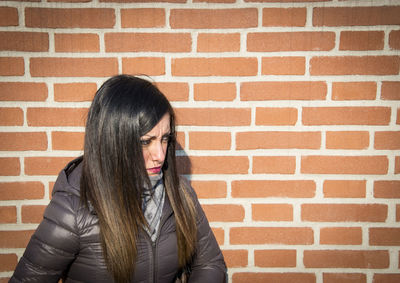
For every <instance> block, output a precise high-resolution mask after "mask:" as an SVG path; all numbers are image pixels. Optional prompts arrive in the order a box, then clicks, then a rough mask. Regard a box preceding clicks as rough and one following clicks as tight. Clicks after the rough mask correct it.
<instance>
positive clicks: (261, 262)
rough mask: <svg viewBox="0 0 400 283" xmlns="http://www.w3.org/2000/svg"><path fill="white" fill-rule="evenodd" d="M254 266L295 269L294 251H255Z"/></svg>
mask: <svg viewBox="0 0 400 283" xmlns="http://www.w3.org/2000/svg"><path fill="white" fill-rule="evenodd" d="M254 265H255V266H258V267H296V250H255V251H254Z"/></svg>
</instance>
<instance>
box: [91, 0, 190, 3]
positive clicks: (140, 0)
mask: <svg viewBox="0 0 400 283" xmlns="http://www.w3.org/2000/svg"><path fill="white" fill-rule="evenodd" d="M186 1H187V0H100V1H99V2H105V3H143V2H153V3H186Z"/></svg>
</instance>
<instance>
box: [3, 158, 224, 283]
mask: <svg viewBox="0 0 400 283" xmlns="http://www.w3.org/2000/svg"><path fill="white" fill-rule="evenodd" d="M81 160H82V159H81V158H78V159H76V160H74V161H72V162H71V163H69V164H68V165H67V167H66V168H65V169H64V170H62V171H61V173H60V175H59V176H58V179H57V181H56V184H55V186H54V190H53V196H52V199H51V201H50V203H49V205H48V207H47V208H46V211H45V213H44V218H43V221H42V222H41V223H40V225H39V226H38V228H37V230H36V231H35V233H34V235H33V236H32V238H31V240H30V242H29V244H28V246H27V248H26V250H25V252H24V255H23V257H22V258H21V259H20V261H19V263H18V265H17V267H16V269H15V272H14V274H13V276H12V278H11V280H10V282H11V283H15V282H58V280H59V279H60V278H63V281H64V282H71V283H72V282H113V279H112V277H111V275H110V273H109V272H108V270H107V267H106V265H105V261H104V258H103V256H102V248H101V244H100V238H99V232H100V230H99V226H98V218H97V217H96V214H95V213H94V212H93V211H89V210H88V209H87V208H85V206H82V205H81V203H80V195H79V182H80V175H81ZM192 193H193V196H194V197H195V193H194V191H193V190H192ZM195 200H196V207H197V213H198V217H197V225H198V242H197V249H196V250H197V251H196V254H195V257H194V260H193V263H192V265H191V274H190V277H189V282H193V283H194V282H207V283H212V282H224V280H226V267H225V262H224V258H223V256H222V253H221V250H220V249H219V246H218V244H217V242H216V240H215V237H214V235H213V233H212V231H211V229H210V227H209V224H208V221H207V219H206V217H205V215H204V212H203V210H202V209H201V206H200V204H199V203H198V200H197V198H196V197H195ZM175 229H176V228H175V218H174V213H173V211H172V208H171V206H170V202H169V200H168V198H167V197H166V199H165V203H164V207H163V213H162V216H161V223H160V234H159V237H158V238H157V241H156V243H155V244H153V243H152V241H151V239H150V238H149V236H148V235H147V233H146V232H143V233H141V235H140V237H139V239H138V243H137V250H138V256H137V262H136V267H135V273H134V275H133V277H132V282H143V283H144V282H149V283H164V282H165V283H167V282H168V283H170V282H174V281H175V280H176V277H177V276H178V274H179V273H180V270H179V269H178V251H177V239H176V233H175V231H176V230H175Z"/></svg>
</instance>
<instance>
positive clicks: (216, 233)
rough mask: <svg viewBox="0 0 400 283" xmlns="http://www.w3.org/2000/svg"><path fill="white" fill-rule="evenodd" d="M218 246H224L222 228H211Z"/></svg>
mask: <svg viewBox="0 0 400 283" xmlns="http://www.w3.org/2000/svg"><path fill="white" fill-rule="evenodd" d="M211 229H212V232H213V233H214V236H215V239H216V240H217V243H218V245H223V244H224V237H225V232H224V230H223V229H222V228H211Z"/></svg>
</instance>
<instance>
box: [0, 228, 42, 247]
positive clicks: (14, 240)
mask: <svg viewBox="0 0 400 283" xmlns="http://www.w3.org/2000/svg"><path fill="white" fill-rule="evenodd" d="M33 232H34V231H32V230H19V231H0V248H2V249H16V248H20V249H21V248H24V249H25V248H26V245H27V244H28V242H29V239H30V238H31V236H32V234H33Z"/></svg>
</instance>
